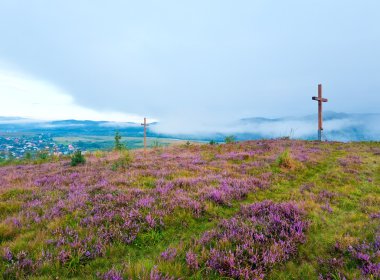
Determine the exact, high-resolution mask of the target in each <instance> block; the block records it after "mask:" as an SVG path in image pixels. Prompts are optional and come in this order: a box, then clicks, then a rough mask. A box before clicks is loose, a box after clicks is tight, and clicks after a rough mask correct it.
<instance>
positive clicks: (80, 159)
mask: <svg viewBox="0 0 380 280" xmlns="http://www.w3.org/2000/svg"><path fill="white" fill-rule="evenodd" d="M85 163H86V159H85V158H84V156H83V155H82V151H80V150H77V151H75V153H74V154H73V155H72V156H71V163H70V165H71V166H77V165H79V164H85Z"/></svg>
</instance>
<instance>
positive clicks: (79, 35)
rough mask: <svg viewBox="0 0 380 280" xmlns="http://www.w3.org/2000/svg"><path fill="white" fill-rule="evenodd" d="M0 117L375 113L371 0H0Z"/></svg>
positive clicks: (377, 20) (379, 8) (377, 49)
mask: <svg viewBox="0 0 380 280" xmlns="http://www.w3.org/2000/svg"><path fill="white" fill-rule="evenodd" d="M0 34H1V36H0V98H1V102H0V116H21V117H29V118H38V119H94V120H100V119H103V120H113V121H140V119H141V118H142V117H143V116H148V117H149V118H151V119H152V118H153V119H157V120H160V121H162V122H166V123H167V124H172V125H173V127H175V126H181V125H183V124H186V123H189V122H191V123H193V124H197V125H202V124H203V123H205V122H213V121H218V122H224V121H231V120H237V119H239V118H244V117H260V116H261V117H281V116H292V115H304V114H313V113H315V112H316V104H315V102H313V101H312V100H311V96H313V95H315V94H316V90H317V84H318V83H323V85H324V93H325V96H326V97H327V98H329V103H328V104H326V105H325V108H326V110H332V111H337V112H348V113H369V112H371V113H380V67H379V61H380V1H378V0H363V1H353V0H334V1H331V0H309V1H304V0H297V1H296V0H289V1H278V0H277V1H274V0H261V1H259V0H241V1H239V0H237V1H230V0H228V1H227V0H191V1H176V0H170V1H169V0H160V1H158V0H156V1H153V0H152V1H147V0H141V1H100V0H82V1H74V0H66V1H49V0H44V1H43V0H35V1H21V0H9V1H4V0H0Z"/></svg>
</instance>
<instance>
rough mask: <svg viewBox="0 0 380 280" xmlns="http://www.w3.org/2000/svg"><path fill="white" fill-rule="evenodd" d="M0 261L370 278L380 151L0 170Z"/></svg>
mask: <svg viewBox="0 0 380 280" xmlns="http://www.w3.org/2000/svg"><path fill="white" fill-rule="evenodd" d="M0 253H1V259H0V275H2V277H3V278H4V279H24V278H27V279H106V280H107V279H179V278H181V279H379V278H380V143H345V144H344V143H332V142H331V143H325V142H323V143H318V142H308V141H292V140H265V141H249V142H241V143H232V144H223V145H208V144H190V145H185V144H182V145H173V146H170V147H157V148H152V149H149V150H148V151H147V153H146V154H144V153H143V151H142V150H135V151H130V152H127V151H122V152H96V153H93V154H89V155H86V163H85V164H84V165H78V166H76V167H71V166H70V162H69V160H61V161H58V162H50V163H44V164H35V165H33V164H30V165H20V166H13V165H12V166H4V167H1V168H0Z"/></svg>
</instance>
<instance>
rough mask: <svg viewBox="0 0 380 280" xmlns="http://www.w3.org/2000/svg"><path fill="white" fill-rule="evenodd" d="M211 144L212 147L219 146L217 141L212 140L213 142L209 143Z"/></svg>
mask: <svg viewBox="0 0 380 280" xmlns="http://www.w3.org/2000/svg"><path fill="white" fill-rule="evenodd" d="M209 144H210V145H211V146H213V145H217V144H218V143H217V142H216V141H215V140H211V141H210V142H209Z"/></svg>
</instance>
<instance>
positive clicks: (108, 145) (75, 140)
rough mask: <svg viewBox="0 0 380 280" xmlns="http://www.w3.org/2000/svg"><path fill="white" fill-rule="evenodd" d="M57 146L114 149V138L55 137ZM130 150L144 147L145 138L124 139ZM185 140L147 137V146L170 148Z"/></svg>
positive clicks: (92, 149)
mask: <svg viewBox="0 0 380 280" xmlns="http://www.w3.org/2000/svg"><path fill="white" fill-rule="evenodd" d="M53 140H54V142H56V143H57V144H63V145H69V144H73V145H74V146H75V147H78V148H79V149H81V150H86V151H94V150H105V149H112V148H113V145H114V141H115V140H114V136H80V137H53ZM121 142H122V143H123V144H124V145H125V146H126V147H127V148H128V149H139V148H142V147H144V138H142V137H123V138H122V141H121ZM185 142H186V141H184V140H176V139H171V138H155V137H147V146H148V147H154V146H163V147H166V146H169V145H172V144H184V143H185Z"/></svg>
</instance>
